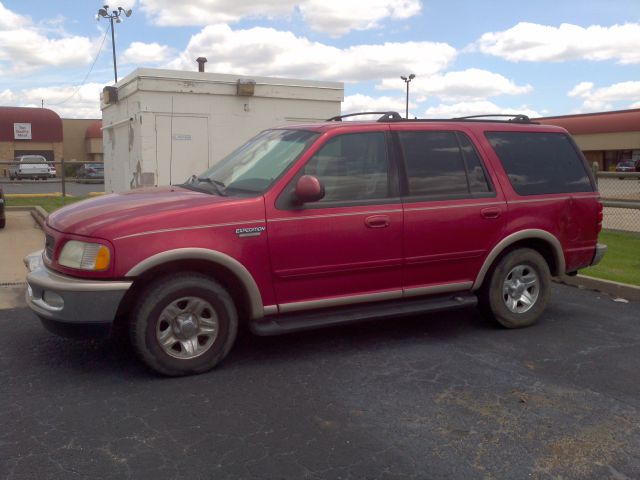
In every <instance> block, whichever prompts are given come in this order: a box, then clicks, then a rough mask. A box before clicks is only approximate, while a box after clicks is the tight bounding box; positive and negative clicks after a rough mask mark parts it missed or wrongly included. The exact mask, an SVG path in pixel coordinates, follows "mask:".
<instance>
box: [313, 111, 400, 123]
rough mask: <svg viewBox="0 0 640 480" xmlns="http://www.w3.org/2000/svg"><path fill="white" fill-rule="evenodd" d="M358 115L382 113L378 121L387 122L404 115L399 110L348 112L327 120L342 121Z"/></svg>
mask: <svg viewBox="0 0 640 480" xmlns="http://www.w3.org/2000/svg"><path fill="white" fill-rule="evenodd" d="M358 115H382V116H381V117H380V118H378V120H377V121H378V122H386V121H389V120H402V117H401V116H400V114H399V113H398V112H391V111H390V112H359V113H348V114H346V115H336V116H335V117H331V118H328V119H327V120H326V121H327V122H341V121H342V119H343V118H347V117H355V116H358Z"/></svg>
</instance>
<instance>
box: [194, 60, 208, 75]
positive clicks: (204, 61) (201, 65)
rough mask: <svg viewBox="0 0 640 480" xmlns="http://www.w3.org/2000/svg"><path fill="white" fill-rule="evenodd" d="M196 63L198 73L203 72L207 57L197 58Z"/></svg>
mask: <svg viewBox="0 0 640 480" xmlns="http://www.w3.org/2000/svg"><path fill="white" fill-rule="evenodd" d="M196 62H198V71H199V72H204V64H205V63H207V57H198V58H196Z"/></svg>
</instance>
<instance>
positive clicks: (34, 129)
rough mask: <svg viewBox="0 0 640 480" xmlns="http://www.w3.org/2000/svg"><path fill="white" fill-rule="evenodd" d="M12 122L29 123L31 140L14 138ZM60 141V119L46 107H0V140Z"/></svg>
mask: <svg viewBox="0 0 640 480" xmlns="http://www.w3.org/2000/svg"><path fill="white" fill-rule="evenodd" d="M14 123H30V124H31V140H15V139H14V134H13V124H14ZM13 141H17V142H30V141H31V142H62V120H61V119H60V117H59V116H58V114H57V113H56V112H54V111H53V110H49V109H48V108H26V107H0V142H13Z"/></svg>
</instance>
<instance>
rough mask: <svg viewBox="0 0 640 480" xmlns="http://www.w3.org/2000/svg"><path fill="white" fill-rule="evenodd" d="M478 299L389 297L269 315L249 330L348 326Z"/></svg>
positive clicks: (275, 332)
mask: <svg viewBox="0 0 640 480" xmlns="http://www.w3.org/2000/svg"><path fill="white" fill-rule="evenodd" d="M477 304H478V299H477V297H476V296H475V295H473V294H458V295H447V296H437V297H421V298H415V299H414V298H412V299H404V300H391V301H385V302H373V303H365V304H357V305H348V306H345V307H338V308H325V309H320V310H311V311H308V312H296V313H287V314H278V315H269V316H266V317H263V318H261V319H260V320H254V321H252V322H251V323H250V326H251V331H252V332H253V333H255V334H256V335H260V336H271V335H281V334H284V333H293V332H300V331H303V330H311V329H315V328H323V327H334V326H338V325H348V324H350V323H357V322H362V321H365V320H376V319H380V318H391V317H404V316H408V315H416V314H419V313H431V312H439V311H442V310H451V309H456V308H465V307H474V306H476V305H477Z"/></svg>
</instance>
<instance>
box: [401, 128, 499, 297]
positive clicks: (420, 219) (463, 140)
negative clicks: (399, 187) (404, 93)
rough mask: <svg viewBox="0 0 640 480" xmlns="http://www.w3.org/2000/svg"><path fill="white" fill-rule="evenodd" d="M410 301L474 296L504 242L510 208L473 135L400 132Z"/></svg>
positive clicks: (447, 131) (405, 281)
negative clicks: (463, 293)
mask: <svg viewBox="0 0 640 480" xmlns="http://www.w3.org/2000/svg"><path fill="white" fill-rule="evenodd" d="M394 130H395V132H394V137H395V140H396V142H397V148H398V150H399V152H400V154H401V156H402V158H403V160H404V161H403V166H404V173H405V175H404V176H403V178H404V185H403V209H404V223H405V230H404V241H403V249H404V261H405V266H404V274H403V289H404V295H405V296H413V295H423V294H430V293H440V292H446V291H457V290H466V289H469V288H471V286H472V284H473V282H474V280H475V277H476V275H477V273H478V271H479V270H480V268H481V266H482V263H483V261H484V259H485V257H486V255H487V254H488V252H489V250H490V249H491V248H492V247H493V246H494V245H495V244H496V243H497V242H498V241H499V239H500V238H501V236H502V232H503V229H504V222H505V212H506V203H505V200H504V198H503V196H502V193H501V192H500V191H499V190H498V189H496V188H495V185H496V182H495V181H494V180H493V179H492V177H491V176H490V175H489V172H488V170H487V168H486V167H485V164H484V161H483V159H482V157H481V155H480V153H479V150H478V149H477V148H476V147H475V146H474V143H473V141H472V137H471V134H470V133H469V132H465V131H462V130H455V129H438V128H437V127H436V126H435V125H434V126H424V125H423V126H421V127H420V129H417V128H416V127H412V126H411V125H399V126H397V127H396V128H395V129H394Z"/></svg>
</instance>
